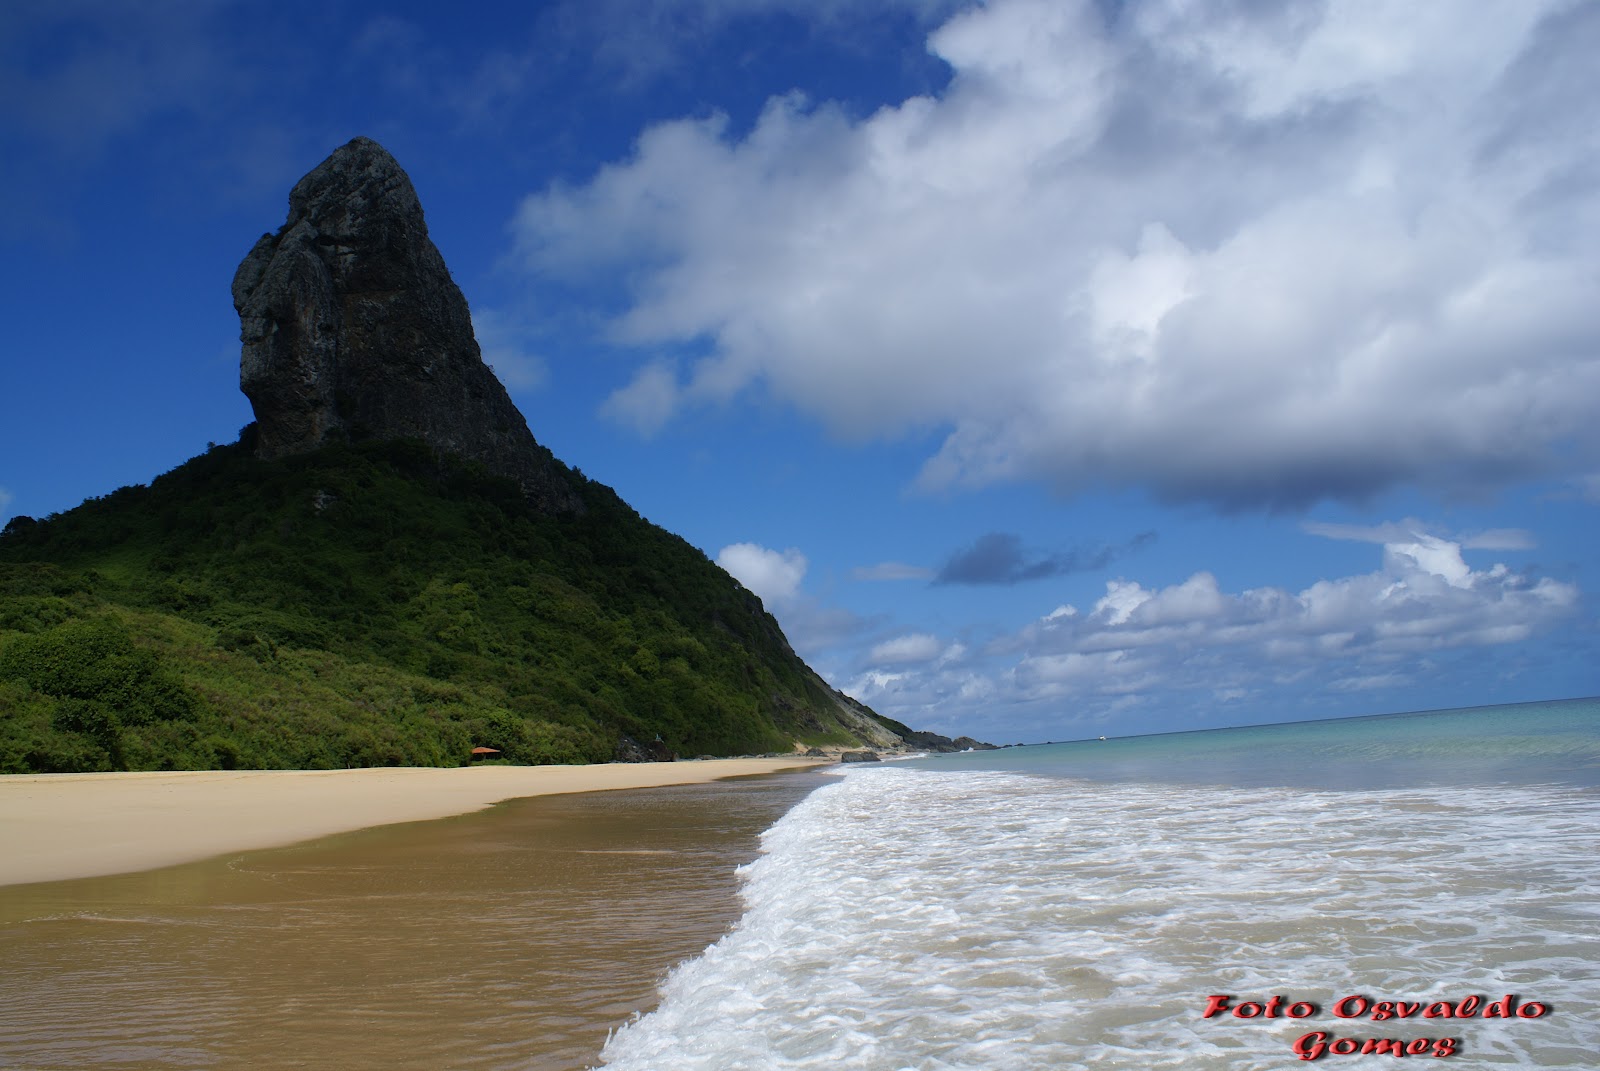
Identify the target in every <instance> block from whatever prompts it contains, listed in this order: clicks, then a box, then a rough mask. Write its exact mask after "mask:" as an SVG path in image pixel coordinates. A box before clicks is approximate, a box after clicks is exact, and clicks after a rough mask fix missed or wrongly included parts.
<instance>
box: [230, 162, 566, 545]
mask: <svg viewBox="0 0 1600 1071" xmlns="http://www.w3.org/2000/svg"><path fill="white" fill-rule="evenodd" d="M233 304H234V308H235V309H237V310H238V312H239V322H240V339H241V341H242V342H243V344H244V348H243V353H242V355H241V358H240V363H239V386H240V389H242V390H243V391H244V393H245V395H246V396H247V397H248V398H249V399H250V404H251V406H252V407H253V408H254V409H255V414H256V425H257V432H256V436H257V437H256V453H257V454H258V455H259V456H261V457H263V458H267V459H271V458H278V457H284V456H287V455H291V454H299V453H305V452H307V451H310V450H315V449H317V448H318V447H321V446H324V445H327V444H329V443H331V442H337V441H341V440H352V439H368V438H378V439H399V438H420V439H423V440H425V441H426V442H427V443H429V444H430V445H431V446H432V447H433V448H434V449H436V450H438V451H440V452H442V453H450V454H457V455H460V456H462V457H465V458H469V459H471V460H475V461H480V462H482V463H483V464H484V465H485V466H486V467H487V468H488V469H489V471H491V472H493V473H495V474H497V475H501V476H506V477H509V478H511V479H513V480H515V481H516V482H517V483H518V484H519V485H520V486H521V487H522V489H523V492H524V493H525V494H526V495H527V496H528V497H529V498H530V499H531V500H532V501H533V502H534V503H535V504H536V505H537V506H539V507H540V508H541V509H543V510H545V511H547V512H552V513H553V512H562V511H573V510H581V508H582V506H581V503H580V502H579V500H578V498H577V495H576V493H575V492H574V490H573V489H572V486H571V484H570V483H569V482H568V480H567V478H566V474H565V467H564V466H562V465H561V464H560V462H558V461H556V460H555V458H554V457H553V456H552V455H551V453H550V452H549V451H548V450H546V449H545V448H544V447H542V446H540V445H539V444H538V443H537V442H536V441H535V440H534V437H533V434H532V433H531V432H530V431H529V430H528V425H527V422H526V421H524V420H523V419H522V414H521V413H519V412H518V411H517V407H516V406H515V405H514V404H513V403H512V401H511V398H510V396H509V395H508V394H507V393H506V390H505V388H504V387H503V386H501V385H500V381H499V380H498V379H496V378H495V375H494V373H493V372H492V371H490V370H489V367H488V366H487V365H485V364H484V363H483V357H482V354H481V352H480V351H479V349H478V342H477V339H476V338H475V337H474V336H473V333H472V318H471V316H470V314H469V313H468V311H467V301H466V298H465V297H463V296H462V294H461V290H460V288H459V287H457V286H456V284H455V281H454V280H453V279H451V278H450V271H449V269H448V268H446V267H445V263H444V258H443V257H442V256H440V255H439V250H438V249H437V248H436V247H435V246H434V244H433V242H432V240H430V239H429V237H428V227H427V224H426V223H425V222H424V221H423V218H422V205H421V203H420V202H419V201H418V200H417V193H416V190H415V189H413V188H412V185H411V180H410V178H408V177H407V176H406V173H405V172H404V171H403V170H401V168H400V165H399V164H398V163H397V162H396V161H395V159H394V157H392V156H390V155H389V153H388V152H387V151H386V150H385V149H384V148H383V146H381V145H379V144H378V143H377V142H375V141H372V140H370V139H368V138H356V139H355V140H353V141H351V142H350V143H349V144H347V145H344V146H342V147H341V148H339V149H338V150H336V151H335V152H334V153H333V155H332V156H329V157H328V158H327V159H326V160H324V161H323V162H322V163H321V164H320V165H319V166H318V167H317V168H316V169H315V170H313V171H312V172H311V173H310V174H308V175H306V177H305V178H303V179H301V180H300V181H299V182H298V183H297V184H296V185H295V187H294V190H293V191H292V192H291V193H290V194H289V218H288V220H287V221H286V222H285V223H284V225H283V226H282V228H280V229H279V230H278V232H277V233H276V234H267V235H263V236H262V237H261V240H260V241H258V242H257V243H256V244H255V248H253V249H251V250H250V253H249V255H248V256H246V257H245V258H244V262H243V263H242V264H240V265H239V270H238V272H237V273H235V275H234V278H233Z"/></svg>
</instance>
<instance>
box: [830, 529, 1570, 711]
mask: <svg viewBox="0 0 1600 1071" xmlns="http://www.w3.org/2000/svg"><path fill="white" fill-rule="evenodd" d="M1398 527H1399V526H1397V528H1398ZM1385 530H1387V526H1386V528H1385ZM1462 549H1463V548H1462V545H1461V544H1460V543H1456V542H1451V541H1449V540H1445V539H1441V538H1439V537H1437V536H1429V535H1426V534H1420V533H1417V532H1415V531H1414V530H1411V529H1405V534H1404V536H1403V538H1402V539H1400V540H1398V541H1395V542H1390V543H1385V544H1383V548H1382V563H1381V566H1380V567H1379V568H1377V569H1376V570H1374V571H1372V572H1370V573H1364V574H1359V575H1355V576H1347V577H1339V578H1334V579H1327V580H1320V581H1318V582H1317V583H1315V584H1312V585H1311V586H1309V587H1307V588H1305V589H1303V590H1300V591H1291V590H1289V589H1286V588H1281V587H1261V588H1251V589H1246V590H1243V591H1234V592H1230V591H1226V590H1224V589H1223V588H1222V586H1221V585H1220V584H1219V583H1218V581H1217V579H1216V577H1215V576H1214V575H1213V574H1211V573H1210V572H1205V571H1202V572H1197V573H1195V574H1193V575H1192V576H1190V577H1189V578H1188V579H1187V580H1185V581H1183V582H1182V583H1178V584H1173V585H1169V586H1165V587H1160V586H1157V587H1146V586H1145V585H1143V584H1141V583H1140V582H1138V581H1136V580H1129V579H1115V580H1111V581H1109V582H1108V583H1107V584H1106V587H1105V593H1104V594H1103V595H1102V596H1101V597H1100V598H1099V599H1097V600H1096V601H1095V602H1094V604H1093V605H1092V606H1090V607H1088V608H1087V609H1079V608H1078V607H1076V606H1073V605H1070V604H1067V605H1061V606H1057V607H1056V608H1055V609H1054V610H1051V611H1050V612H1049V613H1046V614H1044V615H1042V616H1041V617H1039V618H1038V619H1037V620H1035V621H1034V622H1032V623H1031V624H1029V625H1027V626H1025V627H1024V628H1022V629H1020V630H1017V631H1016V632H1014V633H1011V634H1008V635H1005V636H1002V637H1000V638H999V639H997V640H995V641H994V642H992V643H990V644H989V645H988V646H987V647H986V648H985V649H983V650H980V651H970V652H969V651H962V652H960V654H959V657H946V658H941V659H940V661H939V662H938V663H937V664H936V665H932V666H926V667H925V666H923V665H919V664H915V663H913V661H912V660H910V659H905V660H902V661H901V662H900V663H898V664H894V663H891V661H890V660H889V659H887V658H879V657H876V656H877V655H878V652H877V651H874V652H873V656H872V657H869V658H868V659H867V660H866V666H867V667H868V668H866V669H864V670H863V671H862V672H860V673H859V674H858V675H857V677H856V678H855V679H854V680H852V681H851V682H850V686H851V687H854V688H857V689H859V692H857V693H852V694H857V696H858V698H860V699H862V700H863V701H865V702H867V703H872V704H881V709H884V710H885V712H887V713H891V714H894V715H895V716H897V717H899V716H902V715H905V714H912V713H916V712H921V711H935V710H939V709H941V708H942V707H950V706H952V705H954V706H956V707H957V708H958V709H967V710H970V709H971V706H970V705H969V704H967V701H966V700H965V699H964V698H963V697H967V696H982V697H983V701H984V703H985V704H990V705H993V704H1018V703H1028V702H1033V701H1041V700H1043V701H1062V700H1073V701H1079V702H1093V703H1098V704H1100V706H1101V708H1102V709H1107V708H1108V707H1107V705H1108V704H1110V703H1112V702H1114V701H1117V700H1119V699H1123V698H1126V699H1127V700H1128V701H1137V700H1138V699H1140V698H1141V697H1147V696H1151V695H1158V694H1161V693H1171V692H1194V693H1206V694H1209V695H1211V696H1213V697H1234V698H1238V697H1244V696H1251V695H1256V694H1259V693H1260V692H1262V691H1263V690H1270V689H1272V688H1274V687H1277V686H1281V685H1285V684H1294V685H1297V686H1301V687H1303V686H1305V685H1306V684H1307V683H1308V682H1311V681H1312V679H1313V678H1316V679H1320V680H1321V683H1322V685H1323V686H1324V687H1326V688H1328V689H1331V690H1335V691H1341V692H1361V691H1372V690H1379V689H1383V688H1391V687H1399V686H1401V685H1403V684H1405V683H1407V682H1409V681H1411V680H1413V679H1416V678H1417V677H1418V676H1420V675H1425V674H1426V673H1428V672H1432V671H1433V668H1434V661H1433V660H1434V659H1436V658H1438V657H1441V656H1442V655H1443V654H1444V653H1448V652H1450V651H1453V650H1456V651H1459V650H1464V649H1471V648H1495V647H1501V646H1504V645H1508V644H1516V643H1520V642H1522V641H1524V640H1528V639H1530V638H1532V637H1534V636H1536V635H1538V634H1539V633H1541V632H1544V631H1546V630H1548V629H1549V628H1551V627H1553V626H1555V625H1556V624H1558V623H1559V622H1561V621H1563V620H1565V619H1567V618H1568V617H1570V616H1571V615H1572V614H1573V613H1574V612H1575V610H1576V608H1577V605H1578V601H1579V592H1578V589H1577V587H1576V586H1575V585H1573V584H1569V583H1564V582H1561V581H1557V580H1553V579H1550V578H1535V577H1529V576H1525V575H1522V574H1520V573H1516V572H1513V571H1512V570H1510V569H1508V568H1507V567H1506V566H1505V565H1503V564H1494V565H1491V566H1489V567H1488V568H1472V567H1471V566H1469V565H1468V564H1467V562H1466V561H1465V559H1464V558H1463V555H1462ZM930 639H931V637H930ZM891 642H893V641H891ZM928 649H929V646H928V645H927V644H923V645H922V646H921V647H919V648H918V651H919V653H922V652H925V651H927V650H928ZM925 661H926V659H925V660H924V662H925Z"/></svg>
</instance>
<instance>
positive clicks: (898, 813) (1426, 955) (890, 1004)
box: [602, 768, 1600, 1071]
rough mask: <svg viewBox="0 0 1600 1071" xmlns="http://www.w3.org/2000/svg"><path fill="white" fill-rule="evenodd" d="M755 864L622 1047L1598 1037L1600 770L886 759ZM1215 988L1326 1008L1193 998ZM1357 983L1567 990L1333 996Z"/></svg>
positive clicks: (1172, 1049)
mask: <svg viewBox="0 0 1600 1071" xmlns="http://www.w3.org/2000/svg"><path fill="white" fill-rule="evenodd" d="M741 876H742V878H743V881H744V891H743V895H744V899H745V903H746V906H747V910H746V913H745V915H744V917H743V918H742V919H741V920H740V922H739V923H738V925H737V926H736V927H735V928H734V929H733V930H732V931H731V932H730V933H729V934H728V935H727V936H725V937H724V938H723V939H722V940H721V941H719V942H717V943H716V944H714V945H712V946H711V947H710V948H708V949H707V950H706V951H705V953H704V954H703V955H701V956H700V957H699V958H697V959H694V960H690V961H688V962H686V963H684V964H682V965H680V966H679V967H678V968H676V969H675V970H674V971H673V972H672V973H671V974H670V975H669V976H668V977H667V979H666V980H665V982H664V983H663V985H662V989H661V995H662V1001H661V1004H660V1006H659V1007H658V1009H657V1010H656V1011H654V1012H652V1013H650V1014H648V1015H645V1016H643V1017H642V1018H640V1019H637V1020H636V1021H634V1022H632V1023H630V1024H628V1025H627V1026H625V1027H623V1028H621V1029H620V1030H619V1031H618V1032H617V1033H616V1034H615V1035H614V1036H613V1037H612V1039H611V1041H610V1043H609V1044H608V1045H607V1046H606V1049H605V1051H604V1053H603V1054H602V1061H603V1065H604V1066H605V1067H606V1068H607V1069H609V1071H713V1069H715V1071H740V1069H749V1071H756V1069H810V1068H817V1069H821V1068H828V1069H830V1071H831V1069H836V1068H841V1067H848V1068H852V1069H866V1071H876V1069H882V1071H902V1069H909V1068H915V1069H917V1071H945V1069H951V1071H953V1069H963V1071H965V1069H971V1071H980V1069H981V1071H1008V1069H1017V1071H1024V1069H1028V1071H1033V1069H1063V1068H1075V1067H1091V1066H1092V1067H1094V1068H1097V1069H1121V1068H1127V1069H1134V1068H1139V1069H1161V1068H1179V1067H1182V1068H1185V1069H1192V1068H1218V1069H1222V1068H1226V1069H1228V1071H1257V1069H1259V1071H1268V1069H1273V1071H1277V1069H1281V1068H1284V1067H1288V1066H1294V1065H1297V1064H1299V1063H1300V1061H1299V1060H1298V1059H1297V1057H1296V1056H1295V1054H1294V1052H1293V1051H1292V1049H1291V1046H1292V1045H1293V1044H1294V1042H1295V1039H1296V1038H1298V1037H1300V1036H1302V1035H1304V1034H1306V1033H1307V1032H1309V1031H1315V1030H1322V1031H1327V1032H1328V1033H1329V1035H1330V1037H1334V1038H1342V1037H1352V1038H1373V1037H1383V1038H1399V1039H1403V1040H1406V1041H1410V1040H1412V1039H1416V1038H1420V1037H1431V1038H1438V1037H1443V1036H1450V1037H1455V1038H1458V1039H1460V1040H1459V1050H1460V1051H1459V1054H1458V1055H1457V1056H1455V1057H1454V1058H1453V1059H1452V1060H1451V1062H1450V1066H1452V1067H1457V1068H1462V1067H1491V1066H1492V1067H1526V1068H1534V1067H1539V1068H1550V1067H1592V1066H1595V1065H1596V1062H1597V1060H1600V1057H1597V1056H1596V1053H1597V1051H1600V1027H1597V1026H1596V1025H1595V1024H1596V1023H1597V1022H1600V1014H1597V1012H1600V1008H1597V1004H1600V967H1597V964H1600V912H1597V908H1596V905H1597V904H1600V801H1597V798H1596V796H1595V795H1594V794H1593V793H1592V792H1585V791H1579V790H1573V789H1567V788H1560V787H1534V788H1521V787H1519V788H1497V787H1468V788H1423V789H1406V790H1383V791H1350V792H1335V791H1298V790H1292V789H1267V788H1231V789H1220V788H1214V787H1201V786H1183V785H1147V784H1104V783H1090V782H1085V781H1078V780H1071V779H1063V778H1048V777H1037V776H1030V775H1023V774H1011V773H996V772H976V773H971V772H962V773H938V772H929V771H924V770H914V769H904V768H869V769H859V770H853V771H850V772H849V773H848V774H847V775H846V776H843V777H841V778H840V780H839V781H838V783H836V784H831V785H829V786H827V787H824V788H822V789H819V790H818V791H816V792H814V793H813V794H812V795H811V796H809V797H808V798H807V799H806V800H804V801H803V802H801V803H800V804H799V805H797V806H796V807H795V808H794V809H793V810H792V811H790V812H789V813H788V814H787V815H786V816H785V817H784V818H783V819H782V820H780V821H779V822H778V823H777V824H776V825H775V826H774V827H773V828H771V829H770V830H768V832H767V833H766V834H765V835H764V838H763V855H762V856H761V857H760V858H759V859H757V860H756V861H755V862H753V863H751V864H749V865H748V866H746V867H744V868H742V869H741ZM1213 993H1217V994H1222V993H1226V994H1232V995H1234V997H1235V1000H1236V1001H1248V1000H1260V1001H1266V1000H1268V999H1270V997H1272V996H1273V995H1283V996H1284V998H1285V1000H1286V1001H1295V1000H1299V1001H1308V1002H1312V1003H1314V1004H1315V1005H1316V1006H1317V1008H1318V1011H1317V1013H1316V1014H1315V1015H1314V1016H1312V1017H1308V1018H1304V1019H1299V1020H1291V1019H1287V1018H1277V1019H1274V1020H1271V1021H1269V1020H1267V1019H1265V1018H1253V1019H1239V1018H1234V1017H1232V1016H1231V1015H1228V1014H1224V1015H1222V1016H1218V1017H1214V1018H1211V1019H1206V1018H1202V1012H1203V1011H1204V1009H1205V1006H1206V1003H1207V997H1208V996H1209V995H1210V994H1213ZM1352 994H1362V995H1366V996H1368V997H1370V998H1371V999H1373V1000H1404V1001H1422V1002H1434V1001H1443V1000H1448V1001H1452V1002H1454V1001H1458V1000H1460V999H1461V998H1463V997H1465V996H1467V995H1468V994H1482V995H1485V996H1487V997H1488V998H1490V999H1498V998H1500V997H1501V996H1503V995H1505V994H1517V995H1519V996H1520V998H1521V999H1522V1000H1524V1001H1537V1002H1542V1003H1543V1004H1545V1005H1548V1006H1549V1008H1550V1009H1551V1011H1550V1012H1549V1013H1548V1014H1547V1015H1545V1016H1544V1017H1542V1018H1539V1019H1531V1020H1527V1019H1515V1018H1513V1019H1509V1020H1505V1019H1482V1018H1474V1019H1471V1020H1456V1019H1443V1018H1435V1019H1422V1018H1411V1019H1396V1020H1391V1021H1387V1022H1373V1021H1371V1020H1370V1019H1369V1018H1361V1019H1341V1018H1336V1017H1334V1016H1333V1014H1332V1012H1331V1007H1332V1005H1333V1004H1334V1003H1335V1002H1336V1001H1338V1000H1339V999H1340V998H1341V997H1344V996H1347V995H1352ZM1419 1058H1421V1059H1427V1057H1419ZM1324 1059H1325V1060H1326V1061H1327V1062H1328V1063H1331V1064H1334V1065H1345V1066H1351V1065H1360V1066H1387V1064H1388V1061H1389V1059H1390V1058H1389V1057H1384V1058H1383V1060H1382V1061H1381V1063H1380V1062H1379V1061H1378V1060H1377V1058H1375V1057H1365V1058H1357V1059H1355V1060H1349V1059H1345V1058H1342V1057H1340V1056H1336V1055H1331V1054H1330V1055H1328V1056H1326V1057H1324ZM1402 1066H1404V1065H1402Z"/></svg>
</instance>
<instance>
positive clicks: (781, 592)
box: [717, 543, 806, 603]
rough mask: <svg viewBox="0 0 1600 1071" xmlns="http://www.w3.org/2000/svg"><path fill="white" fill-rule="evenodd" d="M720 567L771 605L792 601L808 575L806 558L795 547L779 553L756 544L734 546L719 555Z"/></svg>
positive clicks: (727, 547)
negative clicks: (771, 603)
mask: <svg viewBox="0 0 1600 1071" xmlns="http://www.w3.org/2000/svg"><path fill="white" fill-rule="evenodd" d="M717 564H718V565H720V566H722V568H724V569H726V570H727V571H728V572H729V573H731V574H733V576H734V578H735V579H737V580H738V581H739V583H741V584H743V585H744V586H745V587H747V588H749V589H750V590H751V591H753V592H755V593H756V594H757V595H759V596H761V600H762V601H763V602H768V603H770V602H783V601H785V600H787V599H793V598H794V597H795V596H796V595H798V594H799V591H800V581H802V580H804V579H805V575H806V556H805V555H804V554H801V553H800V552H799V551H798V550H796V549H794V548H793V547H790V548H789V549H788V550H784V551H776V550H768V549H767V548H766V547H763V546H761V545H760V544H757V543H733V544H730V545H728V546H726V547H723V548H722V550H720V551H718V552H717Z"/></svg>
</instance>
